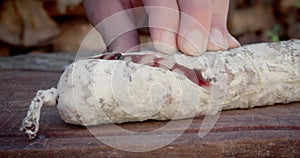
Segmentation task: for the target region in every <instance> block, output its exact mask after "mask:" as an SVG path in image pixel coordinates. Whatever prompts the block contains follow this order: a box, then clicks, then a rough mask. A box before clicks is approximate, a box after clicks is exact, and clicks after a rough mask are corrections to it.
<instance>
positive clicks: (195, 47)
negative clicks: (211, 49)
mask: <svg viewBox="0 0 300 158" xmlns="http://www.w3.org/2000/svg"><path fill="white" fill-rule="evenodd" d="M182 47H183V49H184V50H185V51H187V52H186V53H188V54H189V55H193V56H199V55H201V54H203V53H205V51H206V48H207V38H205V33H202V32H200V31H198V30H193V31H190V32H189V33H188V34H187V35H186V36H184V40H183V42H182Z"/></svg>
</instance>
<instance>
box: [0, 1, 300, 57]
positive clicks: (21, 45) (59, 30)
mask: <svg viewBox="0 0 300 158" xmlns="http://www.w3.org/2000/svg"><path fill="white" fill-rule="evenodd" d="M81 1H82V0H2V1H1V2H0V8H1V10H0V56H8V55H15V54H23V53H29V52H76V50H77V49H78V48H79V46H80V43H81V42H82V40H83V39H84V37H85V36H86V35H87V34H88V32H89V31H90V30H91V29H92V28H93V27H92V25H91V24H90V23H89V22H88V21H87V19H86V17H85V13H84V10H83V7H82V2H81ZM299 5H300V4H299V1H297V0H284V1H275V0H251V1H248V0H231V4H230V13H229V17H228V27H229V28H228V29H229V30H230V32H231V33H232V34H233V35H234V36H235V37H237V38H238V40H239V41H240V42H241V43H242V44H246V43H254V42H263V41H277V40H287V39H292V38H300V33H299V32H300V27H299V25H300V22H299V21H300V14H299V7H300V6H299Z"/></svg>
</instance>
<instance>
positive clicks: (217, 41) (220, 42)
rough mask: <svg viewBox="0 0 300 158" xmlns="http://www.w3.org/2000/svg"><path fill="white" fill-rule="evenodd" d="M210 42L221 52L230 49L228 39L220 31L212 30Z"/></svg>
mask: <svg viewBox="0 0 300 158" xmlns="http://www.w3.org/2000/svg"><path fill="white" fill-rule="evenodd" d="M209 39H210V42H212V43H213V44H214V45H216V46H217V47H218V48H219V49H221V50H227V49H228V41H227V38H225V37H224V35H223V33H222V32H221V31H220V30H218V29H211V31H210V38H209Z"/></svg>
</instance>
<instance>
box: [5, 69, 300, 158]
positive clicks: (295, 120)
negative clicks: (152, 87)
mask: <svg viewBox="0 0 300 158" xmlns="http://www.w3.org/2000/svg"><path fill="white" fill-rule="evenodd" d="M60 74H61V73H60V72H46V71H31V70H27V71H24V70H0V106H1V108H0V157H96V156H98V157H187V156H188V157H208V156H209V157H233V156H235V157H236V156H238V157H300V102H294V103H290V104H286V105H275V106H267V107H261V108H253V109H248V110H239V109H237V110H229V111H223V112H222V113H221V115H220V117H219V119H218V121H217V123H216V124H215V126H214V128H213V129H212V130H211V131H210V133H209V134H208V135H206V136H205V137H198V132H199V128H200V125H201V123H202V121H203V117H200V118H195V119H193V122H192V123H191V125H190V126H189V127H188V129H187V130H185V132H184V133H183V134H182V135H181V136H180V137H179V138H177V139H176V140H175V141H174V142H172V143H170V144H169V145H167V146H164V147H162V148H159V149H156V150H152V151H148V152H140V153H136V152H126V151H121V150H118V149H115V148H113V147H110V146H108V145H105V144H104V143H102V142H101V141H99V140H98V139H97V138H96V137H95V136H94V135H93V134H91V132H90V131H89V130H88V129H87V128H86V127H82V126H75V125H70V124H66V123H64V122H63V121H62V120H61V118H60V117H59V114H58V111H57V109H56V107H55V106H45V107H43V109H42V112H41V120H40V131H39V133H38V136H37V139H35V140H32V141H29V140H27V139H26V137H25V136H24V134H23V133H22V132H19V131H18V130H19V127H20V125H21V122H22V119H23V118H24V117H25V115H26V112H27V108H28V105H29V104H30V101H31V99H32V98H33V97H34V95H35V93H36V91H37V90H39V89H48V88H51V87H55V86H56V84H57V81H58V79H59V76H60ZM182 121H184V120H178V121H176V124H178V125H180V124H181V123H182ZM166 123H167V122H159V121H147V122H138V123H124V124H120V125H118V126H119V127H121V128H124V129H127V130H131V131H139V132H145V131H151V130H155V129H157V128H159V127H162V126H163V125H165V124H166ZM112 126H113V125H101V126H97V127H94V128H99V129H102V130H99V131H98V133H97V134H98V135H100V136H104V137H116V138H119V137H120V138H122V137H124V136H126V135H125V133H120V132H118V131H113V130H110V129H111V127H112ZM178 132H179V131H177V130H172V131H171V130H169V131H168V130H166V131H164V132H160V133H154V134H155V135H162V137H161V139H164V136H167V135H174V134H178ZM129 137H130V136H129ZM157 141H160V140H157ZM120 143H123V144H122V145H124V146H126V145H128V143H126V142H124V141H123V142H122V141H121V139H120Z"/></svg>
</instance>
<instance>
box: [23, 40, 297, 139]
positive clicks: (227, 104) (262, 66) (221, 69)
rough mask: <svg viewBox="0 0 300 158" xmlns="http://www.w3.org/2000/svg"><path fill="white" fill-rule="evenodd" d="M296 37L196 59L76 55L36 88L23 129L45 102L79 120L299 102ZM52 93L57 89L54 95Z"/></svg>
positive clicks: (33, 128)
mask: <svg viewBox="0 0 300 158" xmlns="http://www.w3.org/2000/svg"><path fill="white" fill-rule="evenodd" d="M299 50H300V40H290V41H284V42H280V43H262V44H253V45H247V46H243V47H240V48H236V49H232V50H229V51H224V52H210V53H206V54H204V55H203V56H200V57H188V56H185V55H183V54H175V55H174V56H171V57H169V56H166V55H162V54H158V53H155V52H143V53H138V54H137V53H131V54H120V53H115V54H104V55H101V56H99V57H91V58H88V59H83V60H78V61H76V62H74V63H73V64H71V65H70V66H69V67H68V68H67V69H66V70H65V72H64V73H63V74H62V76H61V78H60V81H59V83H58V86H57V91H56V90H55V89H54V88H52V89H50V90H46V91H39V92H38V93H37V95H36V97H35V98H34V100H33V101H32V103H31V105H30V108H29V110H28V113H27V116H26V117H25V118H24V120H23V123H22V126H21V130H23V131H25V132H26V134H28V136H29V138H31V139H33V138H34V137H35V136H36V133H37V131H38V126H39V123H38V120H39V115H40V114H39V113H40V109H41V107H42V106H43V104H48V103H51V104H53V103H55V101H56V100H57V101H58V106H57V108H58V111H59V113H60V116H61V118H62V119H63V120H64V121H65V122H67V123H72V124H79V125H84V126H89V125H99V124H103V123H122V122H132V121H145V120H149V119H154V120H172V119H183V118H193V117H195V116H200V115H215V114H217V113H218V112H219V110H226V109H236V108H252V107H255V106H265V105H274V104H276V103H289V102H294V101H299V100H300V95H299V94H300V69H299V68H300V51H299ZM56 94H57V95H56Z"/></svg>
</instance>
